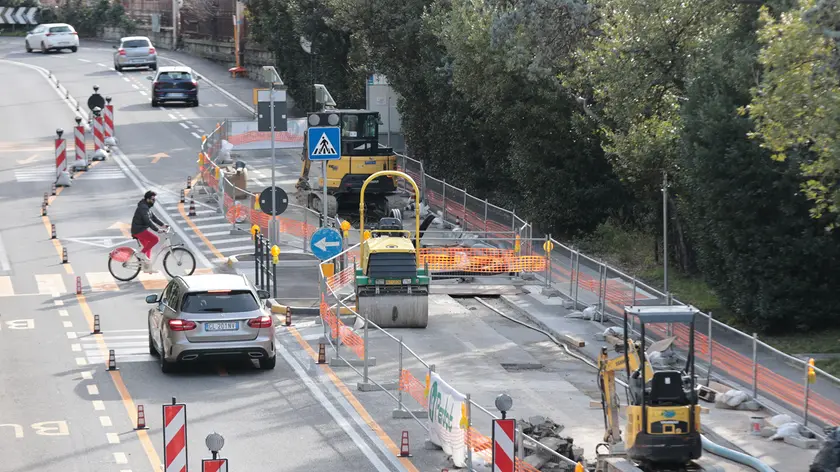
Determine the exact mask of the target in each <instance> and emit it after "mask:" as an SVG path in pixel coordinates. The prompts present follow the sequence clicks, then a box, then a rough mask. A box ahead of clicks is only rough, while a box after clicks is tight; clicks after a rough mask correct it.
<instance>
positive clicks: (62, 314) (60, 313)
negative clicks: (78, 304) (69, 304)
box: [58, 310, 70, 316]
mask: <svg viewBox="0 0 840 472" xmlns="http://www.w3.org/2000/svg"><path fill="white" fill-rule="evenodd" d="M58 316H70V313H67V310H58Z"/></svg>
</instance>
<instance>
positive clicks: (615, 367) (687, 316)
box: [598, 306, 703, 472]
mask: <svg viewBox="0 0 840 472" xmlns="http://www.w3.org/2000/svg"><path fill="white" fill-rule="evenodd" d="M697 313H698V310H696V309H695V308H692V307H685V306H627V307H624V326H623V328H624V333H623V335H622V337H623V343H622V344H621V348H622V350H623V351H624V352H623V354H621V355H619V356H618V357H616V358H613V359H610V358H609V355H608V353H607V348H606V347H604V348H602V349H601V353H600V356H599V358H598V386H599V387H600V390H601V404H602V407H603V410H604V426H605V428H606V433H605V435H604V442H605V443H606V446H607V447H608V448H609V450H610V453H609V454H599V457H598V463H599V468H598V470H610V468H609V467H606V466H604V464H606V462H607V460H609V461H614V460H616V459H620V458H626V459H627V460H629V461H630V462H632V463H634V464H638V466H639V467H640V468H642V469H643V470H645V471H650V472H655V471H665V470H688V469H689V468H690V467H691V464H692V462H693V461H694V460H696V459H699V458H700V456H701V454H702V450H703V446H702V438H701V435H700V407H699V406H698V405H697V402H698V398H697V391H696V388H695V387H696V386H695V375H694V323H695V316H696V315H697ZM630 316H634V317H636V318H637V319H638V322H639V324H638V329H639V332H640V334H641V339H640V341H639V342H638V345H637V343H635V342H634V341H633V339H632V338H631V337H630V325H629V322H628V318H629V317H630ZM650 323H656V324H686V325H688V331H689V345H688V355H687V359H686V364H685V367H684V368H683V369H682V370H660V371H654V370H653V368H652V367H651V364H650V362H648V361H647V359H646V352H645V346H646V339H645V335H646V333H645V325H647V324H650ZM670 341H672V340H667V341H666V342H664V343H663V342H658V343H655V344H658V345H659V346H658V349H657V348H656V347H654V346H651V348H652V349H651V351H655V350H663V349H664V347H665V346H667V344H670ZM639 353H641V359H640V357H639ZM642 366H644V367H642ZM643 369H644V372H642V370H643ZM622 370H623V371H625V373H626V375H627V378H628V380H629V381H628V397H629V404H628V405H627V426H626V429H625V434H624V440H623V441H622V435H621V427H620V425H619V407H620V405H619V395H618V392H617V390H616V381H615V373H616V372H617V371H622ZM610 463H611V464H612V462H610Z"/></svg>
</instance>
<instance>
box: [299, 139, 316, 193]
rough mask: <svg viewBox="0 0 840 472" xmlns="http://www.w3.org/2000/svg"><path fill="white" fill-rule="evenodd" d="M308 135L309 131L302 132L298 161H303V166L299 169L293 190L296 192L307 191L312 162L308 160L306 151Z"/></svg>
mask: <svg viewBox="0 0 840 472" xmlns="http://www.w3.org/2000/svg"><path fill="white" fill-rule="evenodd" d="M308 134H309V130H308V129H307V130H304V131H303V149H302V150H301V154H300V160H301V161H303V165H302V166H301V169H300V177H298V181H297V184H296V185H295V188H297V189H298V190H309V189H310V185H309V169H310V168H311V167H312V161H310V160H309V152H308V150H307V149H306V146H307V142H308V140H307V135H308Z"/></svg>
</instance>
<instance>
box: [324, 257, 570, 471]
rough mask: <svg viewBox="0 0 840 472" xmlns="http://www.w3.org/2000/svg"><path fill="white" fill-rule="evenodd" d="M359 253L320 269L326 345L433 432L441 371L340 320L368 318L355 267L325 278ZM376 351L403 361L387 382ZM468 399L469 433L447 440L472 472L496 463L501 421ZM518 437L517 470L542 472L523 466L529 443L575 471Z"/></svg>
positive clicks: (394, 340)
mask: <svg viewBox="0 0 840 472" xmlns="http://www.w3.org/2000/svg"><path fill="white" fill-rule="evenodd" d="M358 250H359V245H358V244H357V245H354V246H352V247H350V248H347V249H346V250H345V251H344V252H342V253H341V254H339V255H337V256H335V257H334V258H332V259H329V260H327V261H324V264H322V265H321V266H320V269H319V277H320V278H321V280H322V281H323V282H322V284H321V287H322V292H321V293H322V296H321V304H320V317H321V321H322V325H323V327H324V339H325V340H326V341H327V343H329V345H330V347H331V351H332V352H333V353H334V355H335V359H337V360H338V361H339V362H340V363H342V364H343V365H345V366H347V367H349V368H351V369H353V370H354V371H355V372H356V373H357V374H358V375H359V376H361V377H362V384H364V385H372V386H373V388H372V390H381V391H382V392H385V393H386V394H388V395H389V396H390V397H391V398H392V399H393V400H394V402H395V411H394V417H395V418H403V419H414V420H415V421H416V422H417V423H418V424H419V425H420V426H421V427H422V428H423V429H425V430H426V431H427V432H428V431H429V426H428V423H429V413H428V396H429V378H430V376H431V373H432V372H435V373H437V374H438V375H442V374H441V373H440V372H438V371H437V370H436V367H435V364H434V363H431V362H430V361H428V360H425V359H423V358H422V357H421V356H420V355H418V354H417V353H416V352H415V351H413V350H412V349H411V347H409V346H408V345H406V344H405V343H404V342H403V340H402V337H397V336H394V335H393V334H391V333H390V332H388V331H387V330H385V329H382V328H381V327H380V326H378V325H376V324H375V323H373V322H372V321H365V322H364V324H363V327H362V334H361V335H360V334H359V333H358V332H357V330H354V329H353V326H352V325H353V323H350V325H349V326H348V325H347V324H345V323H344V322H343V321H342V320H341V317H342V316H348V317H355V319H356V320H365V317H364V315H362V314H359V313H358V312H357V311H356V306H355V299H354V298H355V294H354V290H353V287H354V273H353V272H354V271H353V267H352V266H349V267H346V268H345V269H344V270H341V271H339V272H337V273H334V274H330V273H326V274H325V272H324V266H325V265H326V266H329V267H336V266H337V267H340V266H345V265H347V263H346V261H347V260H348V259H351V258H352V257H353V256H352V254H357V253H358ZM374 349H376V350H377V352H380V353H381V352H382V351H383V350H386V351H388V352H393V353H396V354H397V359H398V365H397V369H396V371H394V372H390V373H388V374H387V375H386V376H385V377H383V376H382V374H380V375H379V377H378V378H374V377H376V376H375V375H373V374H372V373H371V371H370V370H371V369H370V367H371V366H370V365H369V358H370V357H371V355H370V351H371V350H374ZM357 367H361V369H362V370H361V371H360V370H359V369H358V368H357ZM391 390H396V393H392V392H391ZM465 396H466V401H465V410H464V413H465V414H466V417H467V422H466V427H465V428H462V429H460V430H459V429H457V428H458V427H457V426H453V427H452V429H453V430H454V431H460V433H452V434H454V436H452V435H449V436H448V437H447V438H446V439H447V441H448V442H451V443H454V444H456V445H458V446H461V445H463V446H466V456H467V459H466V461H467V465H468V470H472V466H473V465H474V464H476V461H477V460H480V461H483V462H485V463H488V464H489V463H491V454H492V451H491V447H492V441H491V437H490V436H488V434H486V433H489V432H490V425H491V421H489V420H490V419H496V418H498V416H496V415H495V414H494V413H492V412H491V411H489V410H488V409H486V408H484V407H483V406H481V405H480V404H479V402H476V401H474V400H473V399H472V398H471V395H470V394H469V393H466V395H465ZM417 407H419V410H418V409H417ZM482 414H483V415H487V416H486V418H483V417H480V415H482ZM480 418H483V419H480ZM482 431H483V432H482ZM516 436H517V441H516V442H517V448H516V449H517V457H516V459H515V470H516V471H517V472H537V471H538V470H539V469H537V468H535V467H533V466H531V465H530V464H528V463H527V462H525V461H524V448H523V447H522V445H523V442H524V441H528V444H529V445H530V446H531V447H532V448H536V449H539V450H540V451H541V454H545V455H547V456H548V457H551V458H552V460H554V461H557V462H563V463H566V464H569V465H572V466H574V465H575V464H576V462H575V461H574V460H573V459H572V458H569V457H566V456H563V455H561V454H559V453H558V452H556V451H555V450H554V449H552V448H550V447H548V446H546V445H543V444H541V443H540V442H538V441H537V440H536V439H534V438H532V437H530V436H528V435H526V434H524V433H523V432H522V430H521V427H517V429H516Z"/></svg>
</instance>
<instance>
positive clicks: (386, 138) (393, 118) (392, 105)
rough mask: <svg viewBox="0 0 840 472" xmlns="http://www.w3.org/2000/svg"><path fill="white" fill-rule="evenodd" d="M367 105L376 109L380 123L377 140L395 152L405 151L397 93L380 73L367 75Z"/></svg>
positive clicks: (370, 108) (371, 108) (373, 109)
mask: <svg viewBox="0 0 840 472" xmlns="http://www.w3.org/2000/svg"><path fill="white" fill-rule="evenodd" d="M365 95H366V97H367V105H366V106H365V108H367V109H368V110H371V111H378V112H379V117H380V118H381V120H382V124H381V125H380V126H379V142H380V144H384V145H385V146H388V147H390V148H393V149H394V151H396V152H405V138H404V136H403V132H402V119H401V118H400V113H399V112H398V111H397V100H398V99H399V95H397V93H396V92H394V89H392V88H391V86H390V85H389V84H388V79H387V77H385V76H384V75H381V74H372V75H370V76H369V77H368V80H367V84H366V86H365Z"/></svg>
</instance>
